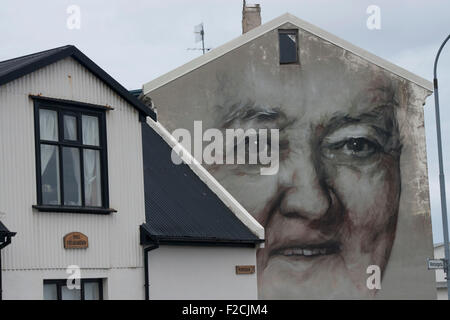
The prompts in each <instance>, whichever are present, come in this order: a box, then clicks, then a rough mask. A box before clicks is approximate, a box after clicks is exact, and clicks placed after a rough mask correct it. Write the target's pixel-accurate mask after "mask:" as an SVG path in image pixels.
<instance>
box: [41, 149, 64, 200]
mask: <svg viewBox="0 0 450 320" xmlns="http://www.w3.org/2000/svg"><path fill="white" fill-rule="evenodd" d="M41 187H42V203H43V204H53V205H58V204H60V203H61V202H60V201H61V198H60V192H59V156H58V147H56V146H52V145H46V144H41Z"/></svg>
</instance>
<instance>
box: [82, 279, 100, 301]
mask: <svg viewBox="0 0 450 320" xmlns="http://www.w3.org/2000/svg"><path fill="white" fill-rule="evenodd" d="M99 287H100V286H99V283H98V282H85V283H84V300H99V299H100V288H99Z"/></svg>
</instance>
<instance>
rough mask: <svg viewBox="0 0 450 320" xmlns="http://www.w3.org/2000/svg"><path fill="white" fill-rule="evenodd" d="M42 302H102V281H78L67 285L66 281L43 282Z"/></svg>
mask: <svg viewBox="0 0 450 320" xmlns="http://www.w3.org/2000/svg"><path fill="white" fill-rule="evenodd" d="M44 300H103V279H80V282H79V287H78V288H77V287H76V283H70V286H68V285H67V280H44Z"/></svg>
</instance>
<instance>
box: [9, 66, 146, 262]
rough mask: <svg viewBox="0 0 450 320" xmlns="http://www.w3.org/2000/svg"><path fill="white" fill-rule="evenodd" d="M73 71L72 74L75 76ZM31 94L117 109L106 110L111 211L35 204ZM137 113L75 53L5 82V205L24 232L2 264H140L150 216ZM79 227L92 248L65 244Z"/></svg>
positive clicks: (11, 223) (15, 228)
mask: <svg viewBox="0 0 450 320" xmlns="http://www.w3.org/2000/svg"><path fill="white" fill-rule="evenodd" d="M69 76H70V77H69ZM29 94H34V95H37V94H42V95H43V96H48V97H53V98H60V99H68V100H76V101H81V102H87V103H94V104H100V105H106V104H108V105H110V106H112V107H114V108H115V110H113V111H108V112H107V117H106V125H107V131H108V134H107V137H108V171H109V195H110V206H111V207H112V208H114V209H116V210H117V211H118V212H117V213H113V214H111V215H106V216H102V215H90V214H68V213H43V212H38V211H36V210H34V209H32V205H33V204H36V177H35V150H34V149H35V147H34V115H33V101H32V100H31V99H30V98H29V97H28V95H29ZM138 118H139V117H138V112H137V111H136V110H135V109H134V108H132V107H131V106H130V105H129V104H128V103H127V102H125V101H124V100H123V99H122V98H121V97H119V96H118V95H117V94H116V93H114V92H113V91H112V90H111V89H110V88H109V87H108V86H107V85H105V84H104V83H103V82H101V81H100V80H98V79H97V78H96V77H95V76H94V75H92V74H91V73H90V72H89V71H87V70H86V69H84V68H83V67H82V66H81V65H79V64H78V63H77V62H76V61H74V60H73V59H72V58H67V59H64V60H61V61H59V62H57V63H54V64H52V65H50V66H47V67H45V68H43V69H40V70H38V71H36V72H34V73H31V74H29V75H26V76H24V77H22V78H19V79H17V80H14V81H12V82H10V83H8V84H5V85H4V86H1V87H0V211H2V212H4V213H6V215H4V216H3V217H0V218H2V221H3V222H4V223H5V224H6V225H7V226H8V228H9V229H10V230H11V231H15V232H17V235H16V237H15V238H14V239H13V242H12V244H11V245H10V246H8V247H7V248H5V249H4V250H2V262H3V266H2V267H3V269H47V268H66V267H67V266H68V265H70V264H75V265H79V266H80V267H82V268H110V267H141V266H142V258H141V256H142V251H141V246H140V245H139V235H138V226H139V225H140V224H141V223H143V222H144V220H145V213H144V212H145V209H144V190H143V188H144V187H143V169H142V140H141V127H140V123H139V121H138ZM71 231H80V232H83V233H84V234H86V235H87V236H88V237H89V248H88V249H86V250H65V249H63V236H64V235H65V234H67V233H69V232H71Z"/></svg>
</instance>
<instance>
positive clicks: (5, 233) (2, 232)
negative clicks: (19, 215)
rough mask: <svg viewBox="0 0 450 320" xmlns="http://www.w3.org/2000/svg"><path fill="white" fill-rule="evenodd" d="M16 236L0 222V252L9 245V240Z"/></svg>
mask: <svg viewBox="0 0 450 320" xmlns="http://www.w3.org/2000/svg"><path fill="white" fill-rule="evenodd" d="M15 235H16V233H15V232H11V231H9V230H8V228H6V227H5V225H4V224H3V223H2V222H1V221H0V250H1V249H3V248H4V247H6V246H7V245H8V244H10V243H11V238H12V237H14V236H15Z"/></svg>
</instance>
